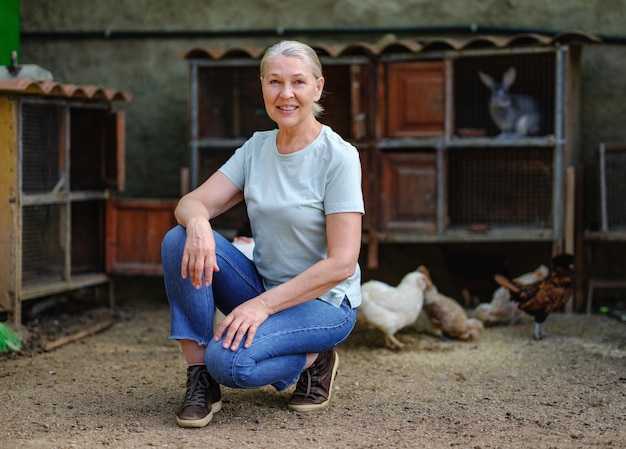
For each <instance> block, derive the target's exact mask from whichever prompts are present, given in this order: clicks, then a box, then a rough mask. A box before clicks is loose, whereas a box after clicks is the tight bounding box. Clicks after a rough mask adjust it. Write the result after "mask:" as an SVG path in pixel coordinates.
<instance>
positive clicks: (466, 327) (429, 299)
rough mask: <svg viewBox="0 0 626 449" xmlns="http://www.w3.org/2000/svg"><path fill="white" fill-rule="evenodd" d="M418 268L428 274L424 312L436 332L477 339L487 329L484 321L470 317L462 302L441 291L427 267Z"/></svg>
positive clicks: (454, 336) (460, 338)
mask: <svg viewBox="0 0 626 449" xmlns="http://www.w3.org/2000/svg"><path fill="white" fill-rule="evenodd" d="M418 270H419V271H421V272H422V273H424V275H425V276H426V289H425V290H424V312H426V315H427V316H428V318H429V319H430V322H431V323H432V326H433V332H434V334H435V335H437V336H438V337H440V338H443V339H445V338H446V337H451V338H458V339H459V340H464V341H473V340H476V339H477V338H478V337H479V336H480V335H481V334H482V333H483V330H484V329H485V327H484V325H483V323H482V321H480V320H477V319H476V318H468V317H467V315H466V313H465V310H464V309H463V307H462V306H461V304H459V303H458V302H457V301H455V300H454V299H452V298H450V297H448V296H445V295H443V294H441V293H439V291H438V290H437V287H436V286H435V284H433V282H432V279H431V278H430V273H429V271H428V269H427V268H426V267H424V266H421V267H419V268H418Z"/></svg>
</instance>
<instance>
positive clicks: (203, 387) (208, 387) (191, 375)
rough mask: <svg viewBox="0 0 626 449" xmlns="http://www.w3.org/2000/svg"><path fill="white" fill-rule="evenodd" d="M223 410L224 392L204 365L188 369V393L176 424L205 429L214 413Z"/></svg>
mask: <svg viewBox="0 0 626 449" xmlns="http://www.w3.org/2000/svg"><path fill="white" fill-rule="evenodd" d="M221 409H222V392H221V391H220V384H218V383H217V382H216V381H215V380H213V378H212V377H211V375H210V374H209V372H208V371H207V369H206V366H204V365H193V366H189V367H188V368H187V392H186V393H185V399H184V401H183V405H181V407H180V409H179V410H178V412H177V413H176V423H177V424H178V425H179V426H181V427H204V426H206V425H207V424H208V423H209V422H211V419H212V418H213V413H217V412H219V411H220V410H221Z"/></svg>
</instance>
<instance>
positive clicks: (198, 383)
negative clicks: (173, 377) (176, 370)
mask: <svg viewBox="0 0 626 449" xmlns="http://www.w3.org/2000/svg"><path fill="white" fill-rule="evenodd" d="M208 374H209V373H208V371H207V370H206V368H205V367H204V366H203V365H196V366H192V367H190V370H189V373H188V374H187V392H186V393H185V400H184V407H188V406H190V405H199V406H201V407H206V403H207V391H208V390H209V375H208Z"/></svg>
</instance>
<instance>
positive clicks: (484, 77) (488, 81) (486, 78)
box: [478, 72, 496, 90]
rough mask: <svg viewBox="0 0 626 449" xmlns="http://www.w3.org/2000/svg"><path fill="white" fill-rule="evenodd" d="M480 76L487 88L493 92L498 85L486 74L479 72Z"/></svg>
mask: <svg viewBox="0 0 626 449" xmlns="http://www.w3.org/2000/svg"><path fill="white" fill-rule="evenodd" d="M478 76H479V77H480V80H481V81H482V82H483V84H484V85H485V86H487V87H488V88H489V89H492V90H493V87H494V85H495V84H496V83H495V82H494V81H493V78H492V77H490V76H489V75H487V74H486V73H484V72H478Z"/></svg>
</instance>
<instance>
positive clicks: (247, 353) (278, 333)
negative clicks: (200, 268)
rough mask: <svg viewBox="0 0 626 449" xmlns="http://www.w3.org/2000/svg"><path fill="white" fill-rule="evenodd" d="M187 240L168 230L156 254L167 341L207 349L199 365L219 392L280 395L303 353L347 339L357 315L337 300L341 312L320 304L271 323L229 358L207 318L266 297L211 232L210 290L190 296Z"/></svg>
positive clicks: (251, 268) (245, 262) (249, 265)
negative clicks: (265, 389) (266, 390)
mask: <svg viewBox="0 0 626 449" xmlns="http://www.w3.org/2000/svg"><path fill="white" fill-rule="evenodd" d="M186 237H187V234H186V231H185V228H183V227H182V226H180V225H177V226H176V227H174V228H172V229H171V230H170V231H169V232H168V233H167V234H166V235H165V237H164V239H163V243H162V246H161V252H162V254H161V257H162V261H163V276H164V281H165V291H166V293H167V298H168V301H169V304H170V310H171V333H170V338H171V339H175V340H193V341H196V342H197V343H199V344H200V345H203V346H206V351H205V358H204V360H205V363H206V366H207V369H208V371H209V373H211V375H212V376H213V378H214V379H215V380H217V381H218V382H219V383H220V384H222V385H226V386H228V387H232V388H258V387H262V386H265V385H272V386H274V388H276V389H277V390H278V391H283V390H285V389H286V388H287V387H289V386H290V385H292V384H294V383H295V382H296V381H297V380H298V378H299V376H300V373H301V372H302V370H303V368H304V365H305V362H306V354H307V353H319V352H324V351H328V350H330V349H332V348H334V347H336V346H338V345H339V344H341V343H342V342H343V341H344V340H346V338H348V336H349V335H350V332H351V331H352V329H353V327H354V323H355V319H356V309H353V308H352V307H351V306H350V302H349V300H348V298H344V301H343V303H342V304H341V306H340V307H335V306H333V305H332V304H329V303H326V302H324V301H321V300H319V299H314V300H311V301H307V302H305V303H303V304H299V305H297V306H294V307H291V308H289V309H287V310H283V311H281V312H278V313H275V314H273V315H270V316H269V317H268V318H267V320H265V321H264V322H263V323H262V324H261V326H259V328H258V330H257V332H256V335H255V337H254V341H253V342H252V345H251V346H250V347H249V348H247V349H246V348H244V347H243V344H240V345H239V348H238V349H237V350H235V351H231V350H230V349H229V348H226V349H225V348H223V347H222V342H221V341H220V342H216V341H214V340H213V315H214V308H215V307H217V308H218V309H219V310H220V311H221V312H222V313H224V314H228V313H230V312H231V311H232V310H233V309H234V308H235V307H237V306H238V305H239V304H241V303H243V302H245V301H247V300H248V299H251V298H254V297H256V296H258V295H260V294H261V293H262V292H263V291H265V289H264V287H263V282H262V280H261V276H259V273H258V272H257V270H256V267H255V265H254V263H253V262H252V261H250V260H249V259H248V258H247V257H246V256H245V255H244V254H243V253H241V252H240V251H239V250H238V249H237V248H235V247H234V246H233V245H232V244H231V243H230V242H229V241H228V240H227V239H225V238H224V237H223V236H221V235H220V234H218V233H216V232H214V237H215V243H216V256H217V263H218V265H219V267H220V271H218V272H215V273H213V283H212V285H211V286H209V287H202V288H200V289H198V290H197V289H195V288H194V287H193V286H192V285H191V282H190V281H189V279H183V278H182V277H181V275H180V267H181V261H182V256H183V249H184V246H185V239H186Z"/></svg>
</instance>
